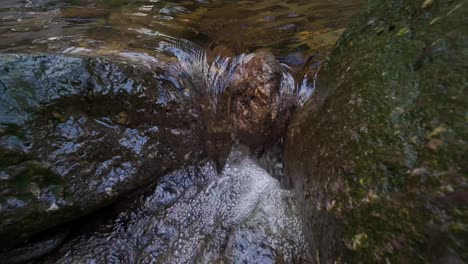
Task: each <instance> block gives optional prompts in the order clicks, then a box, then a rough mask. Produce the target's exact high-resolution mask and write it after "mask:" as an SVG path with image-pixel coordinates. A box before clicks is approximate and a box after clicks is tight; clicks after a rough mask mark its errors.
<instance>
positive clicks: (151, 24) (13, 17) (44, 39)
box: [0, 0, 362, 55]
mask: <svg viewBox="0 0 468 264" xmlns="http://www.w3.org/2000/svg"><path fill="white" fill-rule="evenodd" d="M361 2H362V1H361V0H325V1H323V0H307V1H304V0H294V1H292V0H290V1H280V0H263V1H225V0H193V1H180V0H179V1H163V0H148V1H136V0H97V1H95V0H3V1H1V3H0V38H1V41H0V50H3V51H5V50H10V51H11V50H16V51H18V50H22V51H24V50H27V51H53V52H70V51H72V50H73V49H74V48H75V50H74V51H75V52H76V51H79V50H80V49H92V50H100V51H101V52H104V51H109V50H113V51H116V50H117V51H122V50H133V51H137V50H138V51H145V52H154V51H155V49H156V48H157V47H158V46H159V43H160V42H161V41H167V40H168V39H187V40H191V41H198V42H203V43H206V42H209V43H214V44H215V45H216V46H219V47H220V49H221V48H223V49H224V51H225V52H227V53H232V52H236V53H240V52H246V51H252V50H255V49H258V48H267V49H270V50H272V51H274V53H275V54H277V55H284V54H288V53H291V52H294V51H296V50H302V51H310V52H311V53H318V52H324V51H328V50H329V49H330V46H332V45H333V44H334V42H335V41H336V39H337V37H338V36H339V35H340V33H341V32H342V31H343V29H344V27H345V26H346V24H347V22H348V21H349V19H350V16H351V15H352V14H354V13H355V12H356V11H357V9H358V7H359V6H360V3H361Z"/></svg>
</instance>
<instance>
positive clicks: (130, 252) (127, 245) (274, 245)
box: [58, 146, 310, 263]
mask: <svg viewBox="0 0 468 264" xmlns="http://www.w3.org/2000/svg"><path fill="white" fill-rule="evenodd" d="M136 200H137V201H136V202H135V205H136V204H138V205H136V206H134V207H132V208H130V209H126V210H124V211H122V212H121V213H120V214H119V216H118V217H117V219H115V220H111V221H109V222H106V223H104V224H102V225H101V226H100V227H99V228H98V230H97V231H95V232H92V233H90V234H86V235H81V236H79V237H77V238H75V239H74V240H71V241H69V242H68V244H66V245H65V246H64V247H63V248H62V249H61V250H60V251H59V252H61V254H62V257H61V258H60V259H59V260H58V262H59V263H308V262H309V261H310V256H309V255H308V248H307V244H306V243H305V241H304V237H303V235H302V230H301V223H300V220H299V217H298V212H297V208H296V205H295V201H294V199H293V197H292V192H291V191H288V190H284V189H282V188H281V186H280V184H279V182H278V181H277V180H276V179H274V178H273V177H272V176H270V175H269V174H268V173H267V172H266V171H265V170H264V169H262V168H261V167H260V166H259V165H258V164H257V162H256V161H255V159H254V158H252V157H251V156H250V154H249V151H248V149H247V148H246V147H243V146H237V147H235V148H234V149H233V151H232V152H231V154H230V156H229V158H228V161H227V164H226V166H225V169H224V170H223V172H222V173H221V174H217V173H216V170H215V168H214V166H213V164H211V163H207V164H205V165H204V166H202V167H190V168H186V169H182V170H179V171H176V172H173V173H171V174H169V175H167V176H165V177H164V178H162V179H161V181H160V182H159V183H158V185H157V186H155V187H153V188H151V191H149V192H148V193H147V194H144V195H141V196H140V197H139V198H138V199H136Z"/></svg>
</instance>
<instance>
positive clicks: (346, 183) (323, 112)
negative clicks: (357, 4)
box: [285, 0, 468, 263]
mask: <svg viewBox="0 0 468 264" xmlns="http://www.w3.org/2000/svg"><path fill="white" fill-rule="evenodd" d="M467 13H468V5H467V3H466V2H465V1H461V0H439V1H432V0H425V1H423V0H418V1H404V0H394V1H389V0H374V1H369V2H368V4H367V5H366V6H365V7H364V9H363V12H362V13H361V14H359V15H358V16H357V17H355V19H354V20H353V22H352V24H351V26H350V27H349V28H348V29H347V30H346V31H345V32H344V34H343V35H342V37H341V39H340V40H339V41H338V43H337V44H336V47H335V49H334V51H333V52H332V55H331V58H330V59H329V61H328V62H327V63H326V65H325V66H324V67H323V69H322V71H321V72H320V74H319V75H320V76H319V79H318V84H317V90H316V91H315V94H314V96H313V97H312V99H311V100H310V101H309V102H307V103H306V104H305V106H304V108H303V109H302V110H301V111H299V112H298V113H297V114H296V115H295V116H294V118H293V120H292V122H291V125H290V127H289V130H288V135H287V142H286V144H287V146H286V153H285V155H286V157H285V159H286V174H287V176H288V177H289V178H288V181H289V182H290V183H291V185H292V187H293V188H294V189H295V193H296V196H297V198H298V200H299V206H300V208H301V211H302V213H303V220H304V224H305V231H306V237H308V238H309V244H310V248H311V251H312V254H313V255H314V259H316V260H317V262H318V263H334V261H338V262H347V263H463V259H464V260H465V261H466V260H467V259H468V251H467V250H466V249H467V248H468V244H467V238H468V233H467V204H468V182H467V171H468V167H467V165H468V163H466V161H467V157H466V153H467V141H466V140H467V138H468V129H467V123H466V113H467V108H466V106H467V105H468V102H467V99H468V96H467V90H466V89H467V76H468V75H467V68H466V65H467V64H466V61H467V60H468V53H467V49H466V45H467V43H468V27H467V26H466V14H467Z"/></svg>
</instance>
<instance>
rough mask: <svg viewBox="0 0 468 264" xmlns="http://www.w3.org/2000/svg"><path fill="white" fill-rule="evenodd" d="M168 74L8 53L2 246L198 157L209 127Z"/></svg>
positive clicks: (0, 125) (0, 186) (0, 60)
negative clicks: (202, 132)
mask: <svg viewBox="0 0 468 264" xmlns="http://www.w3.org/2000/svg"><path fill="white" fill-rule="evenodd" d="M158 74H162V73H161V72H160V70H159V69H153V70H149V69H148V68H146V67H143V66H139V65H137V64H133V65H128V64H126V63H123V62H119V61H112V60H109V59H102V58H89V57H67V56H61V55H1V56H0V98H1V100H0V246H1V247H3V248H9V247H11V246H14V245H16V244H18V243H19V242H21V241H22V240H24V239H25V238H27V237H29V236H30V235H32V234H35V233H37V232H40V231H43V230H45V229H48V228H50V227H53V226H56V225H59V224H61V223H63V222H65V221H67V220H70V219H73V218H76V217H78V216H80V215H83V214H86V213H89V212H91V211H93V210H95V209H97V208H99V207H101V206H104V205H106V204H108V203H110V202H112V201H114V200H115V199H117V198H119V197H121V196H122V195H123V194H125V193H127V192H129V191H131V190H134V189H135V188H137V187H141V186H144V185H145V184H147V183H149V182H153V181H155V180H156V179H157V178H158V177H159V176H161V175H163V174H165V173H167V172H168V171H171V170H173V169H175V168H178V167H179V166H182V165H184V164H189V163H190V162H193V161H196V160H197V159H198V157H200V156H201V154H202V153H203V149H200V148H197V149H194V148H193V146H194V145H200V143H197V142H199V128H200V122H199V121H198V119H197V118H196V114H195V113H194V112H193V109H191V108H190V104H187V103H186V98H184V96H183V94H182V92H181V91H179V90H177V89H176V88H174V87H172V86H168V85H165V83H164V82H163V81H160V78H158Z"/></svg>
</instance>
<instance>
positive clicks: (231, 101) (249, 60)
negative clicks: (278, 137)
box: [221, 52, 282, 144]
mask: <svg viewBox="0 0 468 264" xmlns="http://www.w3.org/2000/svg"><path fill="white" fill-rule="evenodd" d="M281 78H282V71H281V66H280V64H279V63H278V61H277V60H276V59H275V57H274V56H273V55H272V54H270V53H267V52H257V53H254V54H249V55H246V56H244V57H243V58H242V59H241V61H240V65H239V66H238V67H237V68H236V70H235V73H234V75H233V77H232V81H231V83H230V85H229V87H228V89H227V90H226V95H225V96H226V97H228V98H227V101H228V102H227V104H222V105H221V107H223V106H227V107H228V108H229V109H228V112H229V114H230V115H229V120H230V124H231V125H232V126H233V128H234V131H235V132H236V134H237V136H238V137H239V138H240V140H241V141H243V142H245V143H248V144H261V143H264V142H265V141H267V140H268V139H271V136H272V134H273V132H274V131H275V125H276V124H277V122H276V121H277V118H278V113H279V110H280V85H281Z"/></svg>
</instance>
